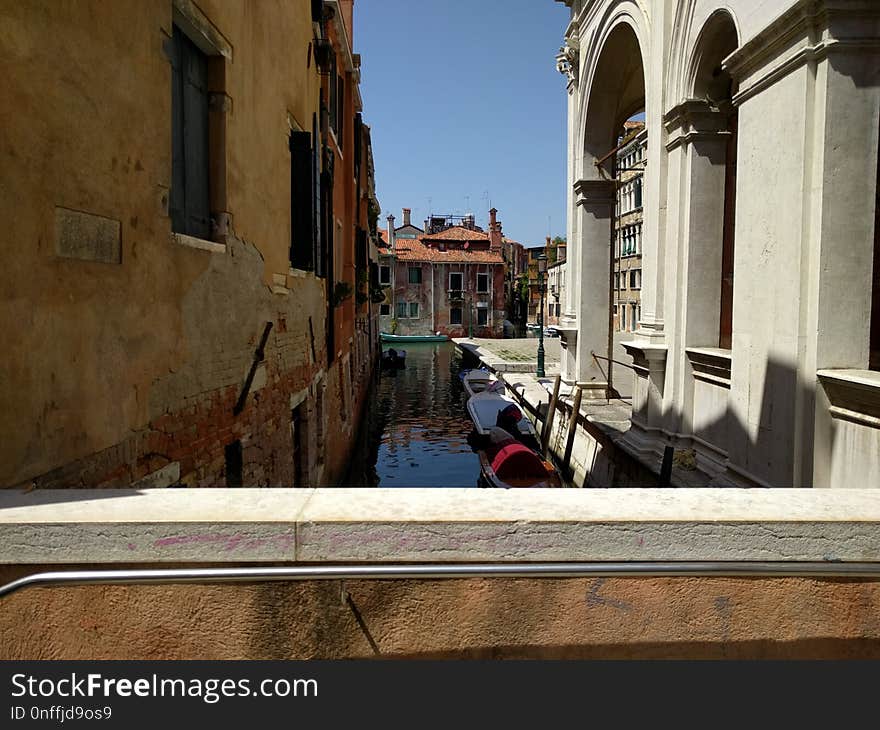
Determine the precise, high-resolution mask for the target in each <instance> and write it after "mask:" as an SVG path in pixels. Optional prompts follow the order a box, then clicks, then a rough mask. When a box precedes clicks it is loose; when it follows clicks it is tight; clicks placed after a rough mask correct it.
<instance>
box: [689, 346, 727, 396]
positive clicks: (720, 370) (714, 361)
mask: <svg viewBox="0 0 880 730" xmlns="http://www.w3.org/2000/svg"><path fill="white" fill-rule="evenodd" d="M685 353H687V356H688V360H690V361H691V367H692V368H693V374H694V380H702V381H703V382H705V383H710V384H712V385H720V386H721V387H722V388H728V389H729V388H730V365H731V360H732V356H731V351H730V350H724V349H721V348H720V347H687V348H685Z"/></svg>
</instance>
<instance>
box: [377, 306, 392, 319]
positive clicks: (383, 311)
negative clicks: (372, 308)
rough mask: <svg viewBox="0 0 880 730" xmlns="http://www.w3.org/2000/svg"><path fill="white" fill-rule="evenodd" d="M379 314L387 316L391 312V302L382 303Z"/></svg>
mask: <svg viewBox="0 0 880 730" xmlns="http://www.w3.org/2000/svg"><path fill="white" fill-rule="evenodd" d="M379 314H380V315H382V316H383V317H387V316H388V315H389V314H391V305H390V304H380V305H379Z"/></svg>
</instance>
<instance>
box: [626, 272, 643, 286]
mask: <svg viewBox="0 0 880 730" xmlns="http://www.w3.org/2000/svg"><path fill="white" fill-rule="evenodd" d="M641 278H642V277H641V271H640V270H639V269H633V270H632V271H630V272H629V288H630V289H638V288H640V286H641V282H640V281H639V280H640V279H641Z"/></svg>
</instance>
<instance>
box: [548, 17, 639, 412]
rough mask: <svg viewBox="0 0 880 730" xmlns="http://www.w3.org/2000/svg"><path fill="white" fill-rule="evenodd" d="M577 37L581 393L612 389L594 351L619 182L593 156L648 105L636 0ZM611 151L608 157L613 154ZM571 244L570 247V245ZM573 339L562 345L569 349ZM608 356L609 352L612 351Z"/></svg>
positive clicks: (604, 304) (605, 321)
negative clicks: (578, 55)
mask: <svg viewBox="0 0 880 730" xmlns="http://www.w3.org/2000/svg"><path fill="white" fill-rule="evenodd" d="M608 6H609V7H608V9H607V11H606V13H605V14H604V15H603V16H602V17H600V18H597V19H596V21H595V23H594V24H592V25H591V27H592V31H591V33H590V35H589V36H588V37H586V38H585V39H584V42H583V43H582V44H581V73H580V74H579V78H580V79H581V83H580V88H579V107H578V123H577V127H576V131H575V137H574V139H573V142H574V145H575V149H576V150H577V152H576V155H577V158H576V159H577V162H576V164H575V167H574V197H575V205H574V211H573V212H574V223H573V226H572V230H573V232H574V236H575V241H576V247H575V248H574V249H573V253H574V255H573V257H572V258H573V259H574V261H573V262H572V265H571V268H572V271H573V272H574V275H575V276H576V277H577V281H578V285H577V287H576V293H575V298H576V300H577V301H576V306H575V308H576V316H577V321H578V328H577V336H576V348H574V349H575V357H574V361H573V364H574V371H575V372H574V373H572V372H571V371H570V370H569V368H568V366H567V365H566V367H565V369H564V377H566V376H570V375H573V377H571V378H570V379H571V380H575V381H576V382H577V383H578V385H579V386H580V387H581V388H582V389H583V391H584V393H585V397H587V398H590V397H602V398H604V397H606V396H607V395H608V394H609V393H610V392H611V390H612V383H611V382H609V377H610V375H611V370H610V368H606V367H602V366H601V365H600V364H599V360H598V359H597V354H598V355H601V356H603V357H604V356H605V354H607V353H609V351H610V349H611V329H612V328H611V321H610V320H611V296H612V294H611V285H610V277H611V273H610V268H611V262H612V243H611V237H612V235H613V230H612V224H613V216H614V205H615V200H616V183H615V181H614V180H613V179H611V176H610V175H609V174H606V172H605V171H602V170H600V168H599V167H598V166H597V165H596V164H595V163H596V161H597V160H599V159H601V158H603V157H607V156H608V153H609V152H611V150H612V149H613V148H614V147H615V146H616V145H617V140H618V137H619V135H620V133H621V132H622V131H623V123H624V122H625V121H626V120H627V119H628V118H629V117H631V116H632V115H633V114H634V113H635V112H637V111H640V110H642V109H645V108H646V106H647V101H648V100H647V98H646V94H647V89H646V84H645V71H644V68H645V64H644V60H643V59H645V58H648V57H649V55H648V53H646V52H645V49H646V48H647V45H648V44H647V39H648V38H649V27H648V21H647V18H646V16H645V15H644V13H643V12H642V9H641V7H640V6H639V4H638V3H637V2H633V1H632V0H628V1H627V2H622V3H619V4H611V3H609V4H608ZM612 159H613V158H612ZM570 250H571V249H570ZM571 344H572V343H571V341H570V340H567V344H566V347H567V348H568V350H569V354H571V349H572V348H571ZM609 356H610V354H609Z"/></svg>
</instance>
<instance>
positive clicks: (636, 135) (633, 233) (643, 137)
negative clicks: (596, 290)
mask: <svg viewBox="0 0 880 730" xmlns="http://www.w3.org/2000/svg"><path fill="white" fill-rule="evenodd" d="M615 155H616V158H617V161H616V170H617V180H618V186H617V214H616V215H615V217H614V228H615V239H614V282H613V287H614V304H613V306H614V330H615V332H635V331H636V329H638V326H639V320H640V319H641V316H642V217H643V216H642V200H643V198H644V190H643V187H642V186H643V182H644V176H645V173H644V169H645V162H646V160H647V157H648V130H647V129H646V128H645V124H644V122H626V123H625V125H624V134H623V138H622V140H621V143H620V148H619V149H618V150H617V152H616V153H615Z"/></svg>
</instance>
